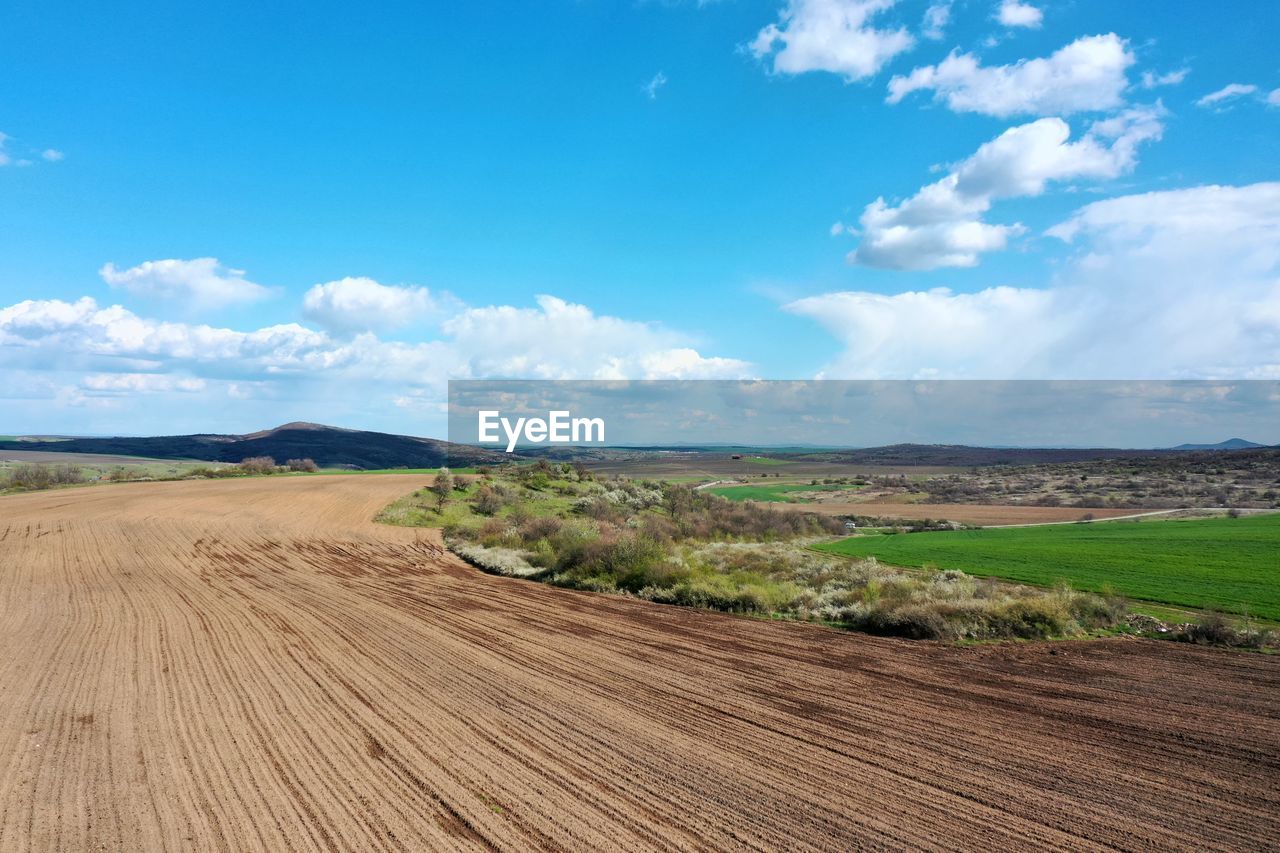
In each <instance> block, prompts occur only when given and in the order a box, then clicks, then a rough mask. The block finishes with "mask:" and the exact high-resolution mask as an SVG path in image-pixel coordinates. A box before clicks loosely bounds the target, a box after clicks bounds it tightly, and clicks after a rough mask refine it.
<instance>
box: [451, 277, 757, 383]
mask: <svg viewBox="0 0 1280 853" xmlns="http://www.w3.org/2000/svg"><path fill="white" fill-rule="evenodd" d="M441 328H442V329H443V331H444V333H445V334H446V335H447V336H448V337H449V338H452V339H454V340H455V341H457V342H458V343H459V344H460V345H461V347H462V349H463V350H465V354H466V357H465V359H464V362H465V364H464V367H463V369H464V370H465V376H467V377H479V376H502V377H520V378H529V379H573V378H576V379H622V378H639V379H662V378H692V377H700V378H717V377H721V378H722V377H737V376H744V375H746V374H747V373H748V372H749V370H750V366H749V365H748V364H747V363H746V362H743V361H738V360H737V359H728V358H708V357H704V356H702V355H700V354H699V353H698V352H697V351H696V350H693V349H690V348H689V347H688V343H687V341H686V339H685V338H684V337H683V336H681V335H678V334H675V333H673V332H670V331H668V330H666V329H663V328H662V327H659V326H654V325H651V324H648V323H637V322H634V321H631V320H623V319H620V318H618V317H608V316H601V315H598V314H595V313H594V312H592V311H591V309H590V308H588V307H586V306H585V305H575V304H573V303H571V302H566V301H564V300H563V299H557V298H556V297H554V296H539V297H538V298H537V307H536V308H519V307H515V306H511V305H499V306H489V307H484V308H470V309H468V310H466V311H464V312H463V313H461V314H459V315H458V316H456V317H453V318H450V319H449V320H447V321H445V323H444V324H443V325H442V327H441ZM459 378H461V377H459Z"/></svg>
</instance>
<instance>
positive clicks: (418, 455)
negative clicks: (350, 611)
mask: <svg viewBox="0 0 1280 853" xmlns="http://www.w3.org/2000/svg"><path fill="white" fill-rule="evenodd" d="M31 447H32V443H31V442H29V441H0V450H30V449H31ZM39 448H40V450H41V451H44V452H57V453H99V454H112V455H122V456H149V457H152V458H155V459H201V460H205V461H209V462H239V461H241V460H242V459H246V458H248V457H250V456H270V457H273V458H274V459H275V460H276V462H280V463H283V462H284V461H285V460H287V459H302V458H310V459H314V460H315V461H316V463H317V464H318V465H320V466H321V467H324V468H336V467H350V468H364V469H372V468H438V467H439V466H441V465H446V464H448V465H455V466H462V465H476V464H485V463H493V462H502V461H510V459H511V457H510V456H509V455H507V454H505V453H498V452H494V451H490V450H483V449H480V448H474V447H467V446H464V445H460V444H450V443H449V442H447V441H440V440H439V439H434V438H415V437H413V436H407V435H392V434H390V433H385V432H365V431H363V430H354V429H342V428H339V427H331V426H324V425H323V424H312V423H303V422H295V423H289V424H284V425H283V426H279V427H276V428H275V429H268V430H262V431H261V432H252V433H248V434H247V435H213V434H197V435H162V436H152V437H149V438H127V437H120V438H72V439H66V440H63V441H50V442H42V443H41V444H40V445H39Z"/></svg>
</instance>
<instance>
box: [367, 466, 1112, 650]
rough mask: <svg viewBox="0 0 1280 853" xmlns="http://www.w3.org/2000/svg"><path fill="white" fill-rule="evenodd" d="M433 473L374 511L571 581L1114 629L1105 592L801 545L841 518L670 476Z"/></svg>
mask: <svg viewBox="0 0 1280 853" xmlns="http://www.w3.org/2000/svg"><path fill="white" fill-rule="evenodd" d="M481 471H482V472H481V473H480V474H479V475H478V476H475V477H466V478H458V477H452V476H450V475H449V474H448V473H447V472H442V473H441V474H440V475H439V476H438V477H437V478H436V480H435V482H434V484H433V485H432V486H430V487H428V488H426V489H423V490H421V491H419V492H417V493H415V494H414V495H412V496H410V497H409V498H406V499H405V500H402V501H400V502H397V503H396V504H393V505H392V506H391V507H389V508H388V509H387V510H385V511H384V512H383V514H382V515H381V516H380V519H381V520H383V521H386V522H389V523H396V524H411V525H424V526H438V527H443V528H444V532H445V537H446V541H447V542H448V543H449V545H450V547H451V548H452V549H453V550H454V551H455V552H456V553H458V554H459V555H460V556H462V557H463V558H464V559H466V560H467V561H468V562H470V563H472V564H473V565H475V566H477V567H479V568H481V569H483V570H485V571H488V572H492V573H496V574H503V575H509V576H514V577H523V578H529V579H532V580H537V581H542V582H546V583H551V584H555V585H558V586H565V587H571V588H575V589H586V590H593V591H598V592H608V593H620V594H626V595H631V596H635V597H638V598H643V599H646V600H649V601H654V602H659V603H666V604H677V605H685V606H691V607H703V608H709V609H714V610H722V611H728V612H733V613H743V614H751V615H755V616H761V617H776V618H789V619H801V620H810V621H816V622H823V623H826V624H831V625H837V626H843V627H847V628H851V629H856V630H862V631H868V632H872V633H877V634H885V635H894V636H902V637H912V638H921V639H945V640H989V639H1004V638H1027V639H1031V638H1046V637H1055V636H1072V635H1080V634H1083V633H1086V632H1090V631H1095V630H1100V629H1116V628H1121V629H1122V628H1123V626H1124V620H1125V616H1126V610H1125V606H1124V603H1123V601H1121V600H1120V599H1118V598H1116V597H1114V596H1105V595H1094V594H1090V593H1082V592H1077V591H1074V590H1071V589H1069V588H1067V587H1066V586H1062V585H1060V586H1058V587H1056V588H1052V589H1043V588H1035V587H1030V586H1016V585H1011V584H1005V583H999V582H996V581H990V580H980V579H977V578H974V577H971V576H969V575H967V574H965V573H963V572H958V571H949V572H941V571H935V572H910V571H905V570H901V569H895V568H892V567H889V566H886V565H883V564H881V563H879V562H877V561H876V560H875V559H865V560H856V561H855V560H848V559H843V558H840V557H836V556H831V555H826V554H820V553H816V552H814V551H812V550H809V549H807V547H806V546H808V545H810V544H813V543H814V542H815V541H819V540H826V539H828V538H829V537H830V536H832V535H834V534H838V533H843V532H844V526H843V522H841V521H839V520H837V519H833V518H830V517H826V516H821V515H816V514H811V513H804V512H800V511H796V510H794V509H787V508H776V507H771V506H768V505H766V504H757V503H741V502H735V501H731V500H728V499H726V498H723V497H720V496H718V495H714V494H710V493H709V492H708V491H707V490H702V491H699V490H697V489H695V488H692V487H690V486H688V485H681V484H675V483H668V482H654V481H635V480H626V479H620V478H613V479H600V480H597V479H596V478H595V477H593V476H592V475H591V473H590V472H588V471H585V470H582V469H579V468H574V467H572V466H569V465H555V464H551V463H547V462H541V463H539V464H538V465H535V466H520V467H516V466H511V467H509V468H504V469H501V470H484V469H481Z"/></svg>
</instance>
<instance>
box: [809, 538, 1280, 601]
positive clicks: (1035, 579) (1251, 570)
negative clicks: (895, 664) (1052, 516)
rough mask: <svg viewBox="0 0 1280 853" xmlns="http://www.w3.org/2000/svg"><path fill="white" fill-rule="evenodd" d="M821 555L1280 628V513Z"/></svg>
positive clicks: (880, 544)
mask: <svg viewBox="0 0 1280 853" xmlns="http://www.w3.org/2000/svg"><path fill="white" fill-rule="evenodd" d="M816 547H817V548H818V549H820V550H823V551H828V552H831V553H834V554H842V555H845V556H850V557H865V556H874V557H876V558H877V559H879V560H880V561H882V562H885V563H889V564H892V565H897V566H907V567H920V566H924V565H925V564H932V565H935V566H937V567H938V568H942V569H960V570H962V571H964V572H968V573H969V574H974V575H981V576H990V577H999V578H1006V579H1009V580H1014V581H1020V582H1024V583H1033V584H1045V585H1049V584H1054V583H1057V582H1058V581H1062V580H1065V581H1067V582H1068V583H1070V584H1071V585H1072V586H1073V587H1075V588H1076V589H1083V590H1091V591H1094V592H1101V591H1103V590H1104V588H1105V589H1110V590H1113V591H1115V592H1117V593H1119V594H1121V595H1124V596H1127V597H1129V598H1135V599H1143V600H1147V601H1157V602H1163V603H1166V604H1175V605H1181V606H1185V607H1194V608H1217V609H1222V610H1226V611H1231V612H1236V613H1239V612H1241V611H1243V610H1245V609H1247V610H1248V612H1249V613H1250V614H1253V615H1256V616H1261V617H1263V618H1265V619H1272V620H1280V514H1272V515H1255V516H1248V517H1244V518H1213V519H1201V520H1195V521H1145V522H1141V523H1134V522H1103V523H1094V524H1066V525H1054V526H1045V527H1022V528H1006V529H992V530H957V531H946V532H936V533H908V534H900V535H897V536H869V537H865V538H863V537H853V538H850V539H842V540H840V541H838V542H828V543H824V544H822V545H818V546H816Z"/></svg>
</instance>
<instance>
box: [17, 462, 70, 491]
mask: <svg viewBox="0 0 1280 853" xmlns="http://www.w3.org/2000/svg"><path fill="white" fill-rule="evenodd" d="M83 482H84V472H83V471H81V470H80V468H79V466H77V465H66V464H58V465H45V464H40V463H34V464H23V465H15V466H14V467H13V468H10V469H9V470H8V472H6V473H5V474H4V475H3V479H0V489H23V490H35V489H51V488H53V487H54V486H68V485H74V484H76V483H83Z"/></svg>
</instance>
